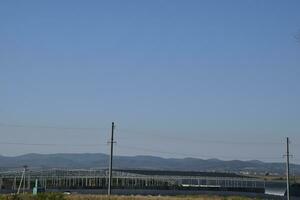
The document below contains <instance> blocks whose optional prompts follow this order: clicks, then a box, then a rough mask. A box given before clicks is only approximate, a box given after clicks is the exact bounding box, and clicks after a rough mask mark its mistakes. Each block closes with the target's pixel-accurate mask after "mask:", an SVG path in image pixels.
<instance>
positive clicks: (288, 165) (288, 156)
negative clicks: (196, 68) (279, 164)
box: [286, 137, 290, 200]
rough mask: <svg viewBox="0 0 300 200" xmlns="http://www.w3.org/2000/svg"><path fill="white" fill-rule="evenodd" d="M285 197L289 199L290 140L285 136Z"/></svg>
mask: <svg viewBox="0 0 300 200" xmlns="http://www.w3.org/2000/svg"><path fill="white" fill-rule="evenodd" d="M286 197H287V200H290V141H289V138H288V137H287V138H286Z"/></svg>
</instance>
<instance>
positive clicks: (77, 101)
mask: <svg viewBox="0 0 300 200" xmlns="http://www.w3.org/2000/svg"><path fill="white" fill-rule="evenodd" d="M299 8H300V1H297V0H294V1H292V0H290V1H283V0H282V1H275V0H269V1H267V0H266V1H260V0H256V1H255V0H248V1H247V0H246V1H239V0H236V1H230V0H229V1H220V0H219V1H214V0H213V1H211V0H209V1H192V0H189V1H175V0H169V1H167V0H165V1H1V2H0V91H1V95H0V136H1V141H0V143H3V144H1V145H0V154H2V155H19V154H23V153H30V152H34V153H55V152H75V153H76V152H102V153H107V152H108V147H107V146H106V145H105V143H106V141H107V139H108V135H109V132H110V123H111V122H112V121H115V122H116V124H117V130H116V139H117V142H118V143H117V146H116V153H117V154H118V155H138V154H147V155H157V156H164V157H187V156H194V157H200V158H220V159H243V160H249V159H259V160H265V161H283V159H282V154H283V153H284V150H285V149H284V148H285V147H284V138H285V137H286V136H289V137H290V138H291V140H292V152H293V154H294V155H295V157H294V159H293V160H292V161H293V162H298V163H300V154H299V152H300V105H299V102H300V87H299V86H300V41H298V40H297V39H296V35H297V34H299V32H300V12H299ZM1 124H2V125H1ZM9 125H12V126H9ZM15 125H22V126H19V127H18V126H15ZM35 126H39V127H35ZM45 126H51V127H52V128H51V127H45ZM53 127H57V128H53ZM59 127H72V128H77V127H78V128H79V127H82V128H99V130H98V129H63V128H59ZM4 143H24V144H49V145H41V146H38V145H21V144H19V145H17V144H15V145H13V144H4ZM100 143H101V144H103V145H99V147H98V146H96V145H94V146H93V145H91V146H80V145H84V144H100ZM263 143H265V144H263ZM50 144H68V145H65V146H64V145H57V146H55V145H50ZM74 144H76V145H77V144H78V145H79V146H72V145H74ZM297 144H299V145H297ZM172 153H173V154H172ZM179 153H180V154H179ZM298 154H299V155H298Z"/></svg>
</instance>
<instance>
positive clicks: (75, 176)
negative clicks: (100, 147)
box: [0, 169, 265, 193]
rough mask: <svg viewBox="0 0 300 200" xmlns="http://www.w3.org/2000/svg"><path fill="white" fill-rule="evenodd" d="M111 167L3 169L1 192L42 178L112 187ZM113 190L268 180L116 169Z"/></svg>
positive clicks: (45, 184)
mask: <svg viewBox="0 0 300 200" xmlns="http://www.w3.org/2000/svg"><path fill="white" fill-rule="evenodd" d="M108 177H109V176H108V170H73V169H72V170H68V169H48V170H25V171H22V170H16V171H5V172H0V191H1V192H2V193H7V192H9V193H14V192H16V191H18V190H21V191H30V190H31V189H32V188H33V187H34V185H35V181H36V180H38V184H39V187H40V188H43V189H44V190H46V191H47V190H55V189H59V190H85V189H95V190H97V189H105V188H107V187H108V184H109V183H108V179H109V178H108ZM112 189H145V190H147V189H149V190H215V191H238V192H258V193H264V191H265V182H264V181H263V180H260V179H255V178H251V177H246V176H241V175H237V174H233V173H213V172H183V171H154V170H114V171H113V178H112Z"/></svg>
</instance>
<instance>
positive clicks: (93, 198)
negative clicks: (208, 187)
mask: <svg viewBox="0 0 300 200" xmlns="http://www.w3.org/2000/svg"><path fill="white" fill-rule="evenodd" d="M0 200H251V198H246V197H239V196H230V197H222V196H209V195H200V196H199V195H195V196H174V197H170V196H110V197H108V196H106V195H63V194H60V193H44V194H39V195H37V196H32V195H29V194H25V195H1V196H0Z"/></svg>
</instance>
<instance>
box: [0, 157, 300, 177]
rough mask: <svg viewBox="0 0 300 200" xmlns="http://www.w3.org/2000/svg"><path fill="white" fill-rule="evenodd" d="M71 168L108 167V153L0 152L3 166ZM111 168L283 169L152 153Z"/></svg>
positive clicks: (118, 160)
mask: <svg viewBox="0 0 300 200" xmlns="http://www.w3.org/2000/svg"><path fill="white" fill-rule="evenodd" d="M23 165H28V166H29V168H47V169H49V168H72V169H79V168H80V169H81V168H83V169H90V168H107V166H108V155H106V154H100V153H94V154H92V153H89V154H26V155H21V156H16V157H6V156H0V168H1V169H2V170H5V169H11V168H20V167H22V166H23ZM114 168H118V169H153V170H178V171H218V172H242V171H243V172H257V173H267V172H268V173H279V174H284V173H285V164H284V163H265V162H261V161H257V160H252V161H240V160H232V161H222V160H218V159H208V160H204V159H198V158H183V159H178V158H161V157H154V156H115V157H114ZM291 169H292V172H293V173H295V174H297V175H299V174H300V165H291Z"/></svg>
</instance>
